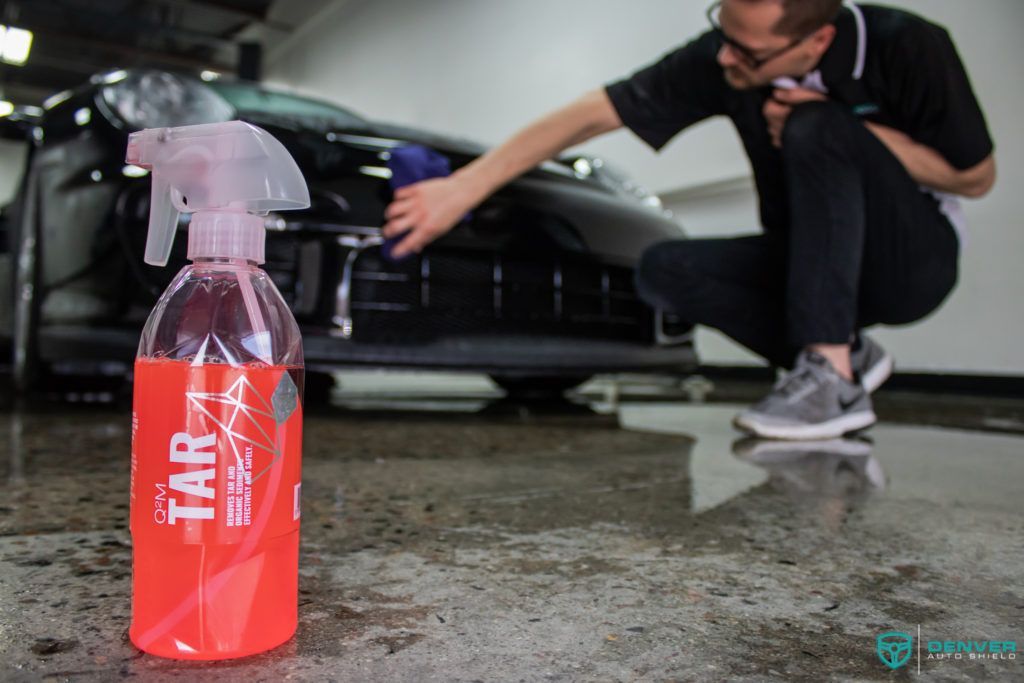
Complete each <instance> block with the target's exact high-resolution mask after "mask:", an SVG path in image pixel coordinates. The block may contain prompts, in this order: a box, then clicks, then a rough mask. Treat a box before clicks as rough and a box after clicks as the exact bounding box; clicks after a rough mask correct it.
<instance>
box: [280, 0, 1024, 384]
mask: <svg viewBox="0 0 1024 683" xmlns="http://www.w3.org/2000/svg"><path fill="white" fill-rule="evenodd" d="M706 4H707V2H706V0H647V1H646V2H643V3H624V2H621V1H619V0H557V1H552V0H547V1H543V2H542V1H541V0H516V1H515V2H510V1H504V2H502V1H499V0H374V1H373V2H368V1H365V0H348V1H347V2H343V3H340V4H337V5H333V6H329V7H328V8H327V9H325V10H323V11H321V12H319V13H317V14H314V15H312V16H310V17H308V18H306V20H305V23H304V24H303V25H302V26H301V27H300V28H299V29H298V30H297V31H296V32H294V33H293V34H292V35H291V36H290V37H289V38H288V39H286V40H285V41H283V42H282V43H280V44H279V45H277V46H276V48H271V49H270V51H269V53H268V55H267V76H268V78H267V80H268V81H269V82H270V83H272V84H276V85H280V86H283V87H289V88H292V89H294V90H296V91H299V92H305V93H309V94H315V95H318V96H320V97H324V98H327V99H331V100H335V101H338V102H340V103H343V104H346V105H348V106H350V107H352V108H354V109H356V110H357V111H361V112H363V113H365V114H367V115H369V116H371V117H377V118H381V119H385V120H390V121H394V122H398V123H409V124H413V125H419V126H423V127H426V128H431V129H434V130H438V131H442V132H453V133H457V134H460V135H463V136H466V137H470V138H475V139H478V140H481V141H483V142H486V143H492V144H493V143H496V142H499V141H500V140H502V139H503V138H504V137H505V136H506V135H508V134H509V133H511V132H512V131H514V130H515V129H516V128H518V127H520V126H522V125H523V124H525V123H526V122H528V121H529V120H530V119H532V118H533V117H535V116H537V115H540V114H542V113H544V112H546V111H548V110H549V109H551V108H553V107H555V106H558V105H560V104H562V103H564V102H566V101H568V100H570V99H572V98H573V97H574V96H576V95H577V94H579V93H580V92H582V91H584V90H586V89H589V88H593V87H597V86H600V85H602V84H604V83H606V82H608V81H610V80H613V79H615V78H618V77H621V76H624V75H627V74H628V73H630V72H631V71H632V70H634V69H635V68H637V67H639V66H642V65H644V64H646V63H648V62H650V61H652V60H654V59H656V58H657V57H658V56H660V55H661V54H663V53H664V52H666V51H668V50H670V49H672V48H673V47H674V46H676V45H678V44H680V43H682V42H684V41H685V40H686V39H687V38H688V37H690V36H692V35H694V34H696V33H698V32H699V31H701V30H703V29H704V27H705V20H704V8H705V6H706ZM890 4H895V5H900V6H905V7H908V8H910V9H913V10H916V11H920V12H922V13H924V14H926V15H927V16H929V17H931V18H933V19H934V20H936V21H938V22H940V23H943V24H945V25H946V26H948V27H949V28H950V29H951V31H952V33H953V36H954V38H955V39H956V40H957V43H958V45H959V47H960V51H961V54H962V56H963V58H964V61H965V62H966V64H967V66H968V69H969V71H970V72H971V75H972V78H973V81H974V85H975V89H976V90H977V92H978V95H979V97H980V99H981V100H982V103H983V105H984V107H985V110H986V113H987V115H988V119H989V124H990V127H991V129H992V132H993V135H994V137H995V139H996V144H997V159H998V162H999V167H1000V180H999V184H998V185H997V187H996V190H995V191H994V192H993V193H992V194H991V195H990V196H989V197H986V198H985V199H983V200H980V201H976V202H969V204H968V206H967V213H968V216H969V218H970V219H971V221H972V223H973V230H972V240H971V243H970V246H969V248H968V249H967V251H966V253H965V255H964V258H963V261H962V274H961V284H960V286H959V288H958V290H957V291H956V293H955V294H954V295H953V297H951V299H950V300H949V301H948V302H947V303H946V305H945V306H944V307H943V308H942V310H940V311H939V312H938V313H937V314H935V315H934V316H932V318H931V319H929V320H928V321H927V323H926V324H921V325H917V326H914V327H910V328H900V329H893V330H882V331H880V332H879V334H878V337H879V338H880V339H882V340H883V341H884V343H885V344H886V345H888V346H890V347H891V348H892V350H893V351H894V352H895V353H896V354H897V358H898V361H899V363H900V366H901V367H902V368H903V369H905V370H944V371H951V372H957V371H966V372H984V373H1013V374H1021V373H1024V353H1021V352H1020V351H1019V350H1018V345H1019V343H1020V342H1019V341H1018V340H1021V339H1024V315H1022V313H1024V304H1022V303H1021V297H1022V296H1024V268H1022V267H1020V266H1019V265H1018V261H1019V260H1020V258H1021V256H1022V255H1024V219H1022V218H1021V215H1020V212H1019V207H1020V202H1018V201H1014V200H1013V199H1012V197H1013V195H1014V194H1015V193H1016V192H1018V191H1019V190H1018V189H1017V188H1020V187H1024V137H1022V136H1021V135H1020V133H1019V129H1018V128H1017V127H1016V126H1015V125H1014V123H1015V119H1016V117H1017V116H1019V112H1020V111H1022V110H1024V92H1022V89H1021V88H1020V87H1019V86H1018V85H1017V84H1018V83H1019V77H1018V76H1017V75H1016V74H1019V71H1020V68H1021V67H1022V66H1024V41H1022V40H1021V39H1020V30H1021V29H1022V28H1024V2H1021V0H986V1H985V2H984V3H968V2H963V0H901V1H897V2H892V3H890ZM285 8H286V5H283V6H282V8H281V9H285ZM982 8H983V9H982ZM586 149H587V150H588V151H589V152H593V153H596V154H599V155H602V156H605V157H607V158H608V159H610V160H612V161H613V162H615V163H616V164H617V165H619V166H622V167H623V168H625V169H627V170H628V171H630V172H631V173H632V174H633V175H634V176H635V177H636V178H637V179H639V180H640V181H642V182H644V183H646V184H647V185H648V186H649V187H651V188H652V189H654V190H656V191H658V192H662V193H669V194H671V195H672V196H673V197H678V196H683V197H686V196H687V192H686V190H687V189H688V188H693V187H694V186H701V185H705V184H708V183H716V182H717V183H723V182H724V185H725V187H726V188H727V189H726V190H725V191H720V192H718V193H717V194H715V193H711V194H707V193H705V195H704V196H702V197H699V198H695V197H692V196H691V197H690V198H689V199H688V200H687V201H685V202H682V203H679V202H673V207H672V208H673V209H674V210H675V211H676V212H677V214H678V216H679V218H680V220H681V221H682V222H683V224H684V225H685V226H686V227H687V228H688V229H689V230H690V231H691V232H692V233H693V234H701V235H705V234H726V233H734V232H739V231H743V230H750V229H751V228H753V227H754V226H756V216H755V214H754V210H753V207H754V201H753V197H752V194H751V192H752V191H751V189H750V186H749V182H744V177H745V176H748V175H749V167H748V165H747V162H746V158H745V157H744V155H743V153H742V150H741V148H740V146H739V144H738V142H737V139H736V136H735V134H734V132H733V131H732V128H731V126H730V125H729V124H728V122H726V121H724V120H719V121H711V122H706V123H704V124H701V125H700V126H697V127H695V128H693V129H691V130H690V131H688V132H687V133H685V134H683V135H681V136H680V137H679V138H677V139H676V140H675V141H674V142H673V143H672V144H671V145H670V146H669V148H668V149H667V150H665V151H663V152H662V153H661V154H659V155H656V154H654V153H652V152H651V151H650V150H649V149H648V148H647V147H646V146H645V145H643V143H640V142H639V141H637V140H636V139H635V138H633V136H632V135H631V134H630V133H628V132H618V133H615V134H612V135H609V136H607V137H605V138H602V139H600V140H595V141H592V142H591V143H589V144H587V145H586ZM690 194H691V195H692V193H690ZM701 342H702V343H703V348H702V351H703V355H704V357H705V358H706V359H707V360H708V361H709V362H743V361H750V360H751V358H750V357H749V356H747V355H746V354H743V353H741V352H739V351H738V350H736V349H735V348H734V347H732V345H731V344H729V343H728V342H726V341H723V340H720V339H718V338H717V337H716V336H715V335H710V334H704V335H702V336H701Z"/></svg>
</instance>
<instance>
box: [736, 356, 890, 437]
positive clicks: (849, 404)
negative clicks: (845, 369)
mask: <svg viewBox="0 0 1024 683" xmlns="http://www.w3.org/2000/svg"><path fill="white" fill-rule="evenodd" d="M875 419H876V418H875V412H874V410H872V409H871V397H870V396H869V395H868V392H867V391H865V389H864V387H862V386H861V385H860V384H854V383H853V382H848V381H846V380H845V379H843V378H842V377H840V376H839V374H838V373H837V372H836V371H835V368H833V367H832V364H831V363H829V362H828V360H827V359H826V358H825V357H824V356H822V355H820V354H818V353H815V352H813V351H803V352H801V353H800V355H799V356H798V357H797V361H796V367H795V368H793V370H792V371H790V372H788V373H787V374H786V375H784V376H783V377H782V379H780V380H779V381H778V382H776V383H775V386H774V387H772V390H771V393H769V394H768V395H767V396H766V397H765V398H764V399H762V400H761V402H760V403H758V404H757V405H755V406H753V407H752V408H748V409H747V410H744V411H743V412H742V413H740V414H739V415H737V416H736V419H734V420H733V424H734V425H736V427H737V428H739V429H742V430H743V431H745V432H749V433H751V434H754V435H756V436H760V437H763V438H766V439H800V440H803V439H834V438H837V437H840V436H842V435H843V434H847V433H849V432H855V431H857V430H859V429H864V428H866V427H870V426H871V425H873V424H874V423H875Z"/></svg>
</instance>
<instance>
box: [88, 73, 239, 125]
mask: <svg viewBox="0 0 1024 683" xmlns="http://www.w3.org/2000/svg"><path fill="white" fill-rule="evenodd" d="M98 103H101V104H103V105H106V106H105V107H104V109H106V110H108V111H109V112H110V113H112V114H113V116H114V118H115V119H116V120H115V124H117V123H118V122H121V123H122V124H123V125H124V126H126V127H128V128H131V129H134V130H141V129H143V128H162V127H165V126H188V125H192V124H196V123H216V122H220V121H230V120H231V119H233V118H235V110H234V108H233V107H232V106H231V105H230V104H228V102H227V100H225V99H224V98H223V97H221V96H220V95H218V94H217V93H216V92H214V91H213V90H212V89H211V88H208V87H207V86H206V85H204V84H203V83H202V82H200V81H199V80H197V79H192V78H189V77H187V76H179V75H177V74H172V73H169V72H167V71H134V72H130V73H128V74H126V75H125V76H124V78H122V79H120V80H118V81H116V82H113V83H110V84H108V85H105V86H103V89H102V90H101V95H100V97H99V98H98Z"/></svg>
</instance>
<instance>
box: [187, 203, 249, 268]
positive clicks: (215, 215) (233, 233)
mask: <svg viewBox="0 0 1024 683" xmlns="http://www.w3.org/2000/svg"><path fill="white" fill-rule="evenodd" d="M265 242H266V234H265V231H264V227H263V218H262V217H261V216H254V215H252V214H249V213H246V212H244V211H232V210H219V211H213V210H207V211H197V212H195V213H194V214H192V220H191V223H190V224H189V230H188V258H189V260H191V261H199V260H204V261H208V260H210V259H227V260H236V259H240V260H242V261H252V262H253V263H255V264H261V263H264V262H266V258H265V253H264V243H265Z"/></svg>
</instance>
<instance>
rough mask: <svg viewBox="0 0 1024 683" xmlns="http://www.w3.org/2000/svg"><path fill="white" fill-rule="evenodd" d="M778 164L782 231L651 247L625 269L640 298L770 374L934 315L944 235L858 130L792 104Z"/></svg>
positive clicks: (835, 115)
mask: <svg viewBox="0 0 1024 683" xmlns="http://www.w3.org/2000/svg"><path fill="white" fill-rule="evenodd" d="M782 156H783V160H784V168H785V174H786V186H787V188H788V193H789V196H788V199H789V205H790V217H791V220H790V225H789V229H788V231H786V232H785V233H783V234H776V233H766V234H763V235H755V236H750V237H736V238H728V239H693V240H682V241H671V242H663V243H661V244H656V245H654V246H652V247H651V248H649V249H648V250H647V251H646V252H645V253H644V254H643V257H642V258H641V260H640V265H639V268H638V270H637V288H638V291H639V293H640V296H641V298H643V299H644V300H645V301H646V302H648V303H649V304H651V305H652V306H656V307H661V308H663V309H665V310H668V311H671V312H673V313H676V314H678V315H679V316H681V317H682V318H684V319H685V320H687V321H689V322H692V323H695V324H702V325H707V326H709V327H713V328H716V329H718V330H720V331H722V332H724V333H725V334H726V335H728V336H729V337H731V338H732V339H734V340H736V341H737V342H739V343H740V344H742V345H743V346H746V347H747V348H748V349H750V350H751V351H753V352H754V353H757V354H758V355H760V356H763V357H764V358H766V359H767V360H768V361H769V362H770V363H772V364H773V365H777V366H782V367H789V366H790V365H792V363H793V360H794V358H795V356H796V354H797V352H798V351H799V350H800V349H802V348H804V347H806V346H808V345H810V344H845V343H849V342H850V340H851V338H852V336H853V335H854V334H855V333H856V332H857V331H858V330H860V329H861V328H864V327H868V326H870V325H875V324H878V323H885V324H890V325H895V324H904V323H910V322H914V321H916V320H919V319H921V318H923V317H924V316H926V315H928V314H929V313H931V312H932V311H934V310H935V309H936V308H938V306H939V304H941V303H942V301H943V300H944V299H945V298H946V296H947V295H948V294H949V292H950V291H952V289H953V286H954V285H955V284H956V279H957V257H958V254H959V244H958V240H957V236H956V233H955V231H954V229H953V227H952V225H950V223H949V221H948V220H947V219H946V217H945V216H944V215H943V214H942V213H940V212H939V209H938V201H937V200H936V199H935V198H934V197H932V196H931V195H928V194H925V193H923V192H922V191H921V190H920V188H919V187H918V185H917V183H915V182H914V180H913V179H912V178H911V177H910V175H909V174H908V173H907V171H906V170H905V169H904V168H903V166H902V164H901V163H900V162H899V161H898V160H897V159H896V157H895V156H893V155H892V153H890V152H889V150H888V149H887V148H886V147H885V146H884V145H883V144H882V143H881V142H880V141H879V140H878V139H877V138H876V137H875V136H874V135H873V134H872V133H871V132H870V131H869V130H868V129H867V128H866V127H865V126H864V125H863V123H861V122H860V121H859V120H858V119H856V118H855V117H854V116H852V115H851V114H849V113H847V112H846V111H845V110H844V109H842V108H840V107H839V106H838V105H835V104H832V103H811V104H804V105H800V106H798V107H797V108H795V109H794V110H793V112H792V113H791V114H790V117H789V120H788V121H787V123H786V128H785V130H784V131H783V141H782Z"/></svg>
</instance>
